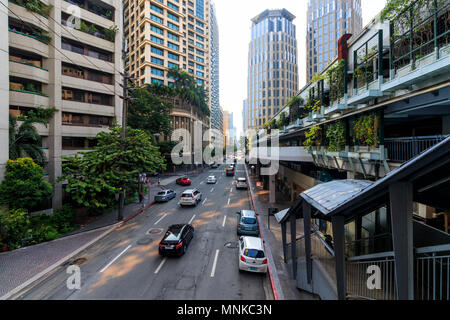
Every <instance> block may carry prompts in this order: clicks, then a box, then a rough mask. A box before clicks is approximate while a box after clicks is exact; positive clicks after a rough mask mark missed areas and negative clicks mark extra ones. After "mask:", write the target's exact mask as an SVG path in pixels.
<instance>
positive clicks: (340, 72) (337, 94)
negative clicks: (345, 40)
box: [327, 59, 345, 101]
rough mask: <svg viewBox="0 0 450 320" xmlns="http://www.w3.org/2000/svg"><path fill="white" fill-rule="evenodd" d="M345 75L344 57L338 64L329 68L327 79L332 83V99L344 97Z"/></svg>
mask: <svg viewBox="0 0 450 320" xmlns="http://www.w3.org/2000/svg"><path fill="white" fill-rule="evenodd" d="M344 77H345V68H344V60H343V59H342V60H340V61H339V62H338V64H337V65H336V66H334V67H331V68H329V69H328V71H327V79H328V81H329V83H330V101H336V100H338V99H341V98H342V97H344V92H345V88H344Z"/></svg>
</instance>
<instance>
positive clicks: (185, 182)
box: [176, 177, 192, 186]
mask: <svg viewBox="0 0 450 320" xmlns="http://www.w3.org/2000/svg"><path fill="white" fill-rule="evenodd" d="M176 183H177V184H179V185H181V186H190V185H191V183H192V181H191V180H190V179H189V178H188V177H182V178H178V179H177V181H176Z"/></svg>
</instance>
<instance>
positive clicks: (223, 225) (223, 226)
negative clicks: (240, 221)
mask: <svg viewBox="0 0 450 320" xmlns="http://www.w3.org/2000/svg"><path fill="white" fill-rule="evenodd" d="M226 221H227V216H225V217H223V223H222V228H225V222H226Z"/></svg>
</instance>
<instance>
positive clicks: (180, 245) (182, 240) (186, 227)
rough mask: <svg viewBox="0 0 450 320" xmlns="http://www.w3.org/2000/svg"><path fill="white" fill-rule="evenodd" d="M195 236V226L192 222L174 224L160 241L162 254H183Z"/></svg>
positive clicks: (160, 252)
mask: <svg viewBox="0 0 450 320" xmlns="http://www.w3.org/2000/svg"><path fill="white" fill-rule="evenodd" d="M193 237H194V227H193V226H192V225H190V224H174V225H172V226H170V227H169V229H168V230H167V232H166V233H165V234H164V237H163V238H162V240H161V242H160V243H159V254H160V255H162V256H168V255H174V256H182V255H183V254H184V253H186V249H187V247H188V246H189V244H190V243H191V241H192V238H193Z"/></svg>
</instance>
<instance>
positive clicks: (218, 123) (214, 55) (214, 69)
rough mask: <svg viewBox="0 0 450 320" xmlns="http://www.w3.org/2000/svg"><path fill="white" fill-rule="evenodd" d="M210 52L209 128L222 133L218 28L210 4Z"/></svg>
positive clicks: (213, 9)
mask: <svg viewBox="0 0 450 320" xmlns="http://www.w3.org/2000/svg"><path fill="white" fill-rule="evenodd" d="M210 14H211V19H210V33H209V35H210V50H211V90H210V92H209V93H210V95H209V97H210V101H211V128H212V129H217V130H219V131H220V132H222V126H223V116H222V111H221V109H220V98H219V94H220V92H219V26H218V24H217V17H216V7H215V6H214V4H213V3H211V10H210Z"/></svg>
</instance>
